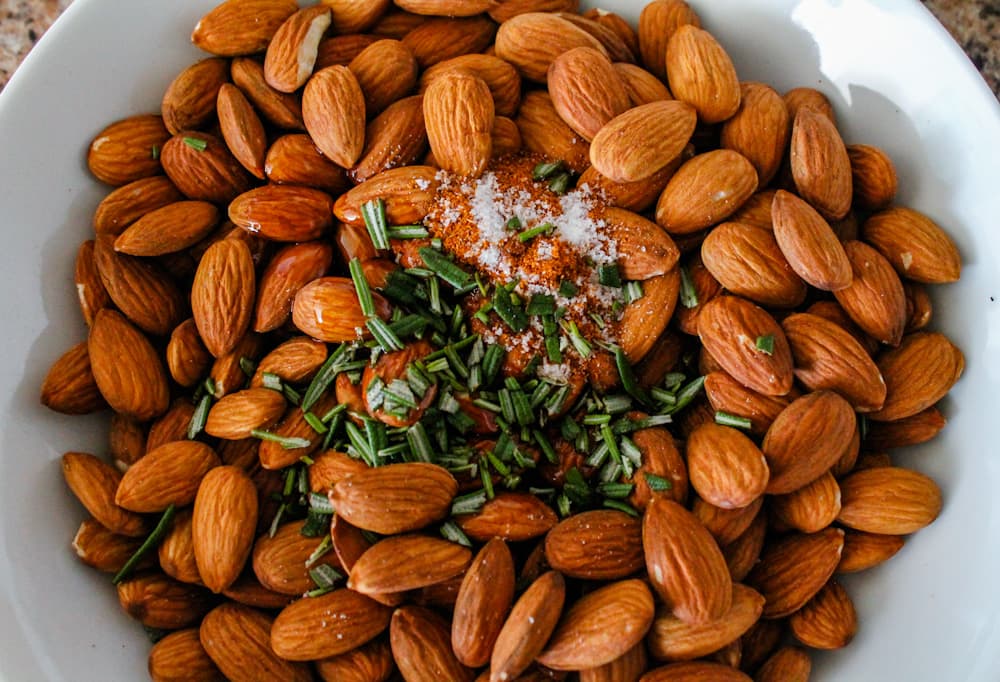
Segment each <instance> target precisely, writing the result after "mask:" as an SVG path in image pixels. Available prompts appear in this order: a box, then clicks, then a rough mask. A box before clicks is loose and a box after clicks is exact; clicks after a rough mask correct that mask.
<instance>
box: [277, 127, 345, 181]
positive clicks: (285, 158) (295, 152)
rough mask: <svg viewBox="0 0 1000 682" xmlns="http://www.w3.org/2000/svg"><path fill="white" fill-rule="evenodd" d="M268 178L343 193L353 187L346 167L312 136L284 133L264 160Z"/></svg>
mask: <svg viewBox="0 0 1000 682" xmlns="http://www.w3.org/2000/svg"><path fill="white" fill-rule="evenodd" d="M264 173H265V174H266V175H267V179H268V180H270V181H271V182H274V183H277V184H279V185H301V186H303V187H312V188H314V189H320V190H323V191H325V192H329V193H331V194H340V193H341V192H343V191H344V190H346V189H347V188H348V187H349V186H350V180H349V179H348V178H347V174H346V173H345V172H344V169H343V168H341V167H340V166H338V165H336V164H335V163H333V162H332V161H330V160H329V159H327V158H326V157H325V156H323V154H322V153H320V151H319V150H318V149H317V148H316V145H314V144H313V142H312V139H311V138H310V137H309V136H308V135H303V134H294V135H282V136H281V137H279V138H278V139H276V140H275V141H274V142H272V143H271V146H270V148H268V150H267V156H266V157H265V159H264Z"/></svg>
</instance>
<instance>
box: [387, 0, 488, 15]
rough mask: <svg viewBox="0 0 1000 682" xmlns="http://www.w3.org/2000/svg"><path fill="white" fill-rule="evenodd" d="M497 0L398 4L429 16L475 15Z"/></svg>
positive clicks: (405, 1) (413, 0)
mask: <svg viewBox="0 0 1000 682" xmlns="http://www.w3.org/2000/svg"><path fill="white" fill-rule="evenodd" d="M496 4H497V2H496V0H466V1H465V2H462V1H460V0H399V2H397V3H396V5H397V6H398V7H400V8H402V9H404V10H406V11H407V12H413V13H414V14H424V15H428V16H446V17H462V16H467V17H471V16H475V15H477V14H482V13H483V12H486V11H488V10H490V9H493V7H495V6H496Z"/></svg>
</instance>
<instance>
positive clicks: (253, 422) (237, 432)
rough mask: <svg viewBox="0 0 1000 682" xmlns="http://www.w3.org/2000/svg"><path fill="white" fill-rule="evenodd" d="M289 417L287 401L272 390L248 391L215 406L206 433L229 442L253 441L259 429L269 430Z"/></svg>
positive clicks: (228, 397)
mask: <svg viewBox="0 0 1000 682" xmlns="http://www.w3.org/2000/svg"><path fill="white" fill-rule="evenodd" d="M284 413H285V397H284V395H282V394H281V393H280V392H279V391H272V390H271V389H269V388H248V389H246V390H244V391H237V392H236V393H230V394H229V395H227V396H224V397H223V398H222V399H221V400H219V402H217V403H215V405H213V406H212V409H211V410H209V412H208V419H207V420H206V421H205V433H207V434H208V435H210V436H214V437H216V438H223V439H226V440H240V439H242V438H249V437H250V436H251V435H252V432H253V431H255V430H257V429H262V430H266V429H267V428H268V427H269V426H271V425H272V424H274V423H275V422H277V421H278V419H280V418H281V415H283V414H284Z"/></svg>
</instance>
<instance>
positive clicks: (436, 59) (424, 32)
mask: <svg viewBox="0 0 1000 682" xmlns="http://www.w3.org/2000/svg"><path fill="white" fill-rule="evenodd" d="M496 32H497V26H496V24H495V23H493V22H492V21H490V20H489V19H488V18H487V17H484V16H482V15H480V16H474V17H456V18H451V17H438V18H435V19H429V20H427V21H424V22H421V23H420V25H419V26H417V27H415V28H414V29H413V30H412V31H409V32H408V33H407V34H406V35H405V36H403V37H402V38H401V39H400V40H402V42H403V44H404V45H406V47H408V48H409V49H410V51H411V52H412V53H413V56H414V57H416V58H417V63H418V64H420V68H421V69H429V68H430V67H432V66H434V65H435V64H438V63H440V62H443V61H447V60H449V59H454V58H455V57H460V56H462V55H465V54H473V53H476V52H483V51H484V50H485V49H486V48H487V47H489V45H490V43H491V42H493V37H494V36H495V35H496ZM497 56H499V55H497ZM515 66H516V64H515Z"/></svg>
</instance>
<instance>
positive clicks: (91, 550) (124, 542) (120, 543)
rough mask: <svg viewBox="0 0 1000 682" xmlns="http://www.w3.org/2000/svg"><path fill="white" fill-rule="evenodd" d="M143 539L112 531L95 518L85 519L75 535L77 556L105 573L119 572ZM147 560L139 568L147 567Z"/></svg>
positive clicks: (73, 544)
mask: <svg viewBox="0 0 1000 682" xmlns="http://www.w3.org/2000/svg"><path fill="white" fill-rule="evenodd" d="M141 544H142V541H141V540H140V539H139V538H130V537H126V536H124V535H119V534H118V533H112V532H111V531H110V530H108V529H107V528H105V527H104V526H102V525H101V524H100V523H98V522H97V521H95V520H94V519H85V520H84V521H83V523H81V524H80V527H79V528H78V529H77V531H76V535H74V536H73V542H72V547H73V551H74V552H76V556H77V557H78V558H79V559H80V561H82V562H83V563H85V564H87V565H88V566H90V567H91V568H96V569H97V570H98V571H103V572H105V573H117V572H118V571H120V570H121V568H122V566H124V565H125V562H126V561H128V560H129V558H131V556H132V555H133V554H135V553H136V551H137V550H138V549H139V545H141ZM149 565H150V562H149V560H148V557H147V560H146V561H144V562H143V564H141V565H140V566H139V568H147V567H148V566H149Z"/></svg>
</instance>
